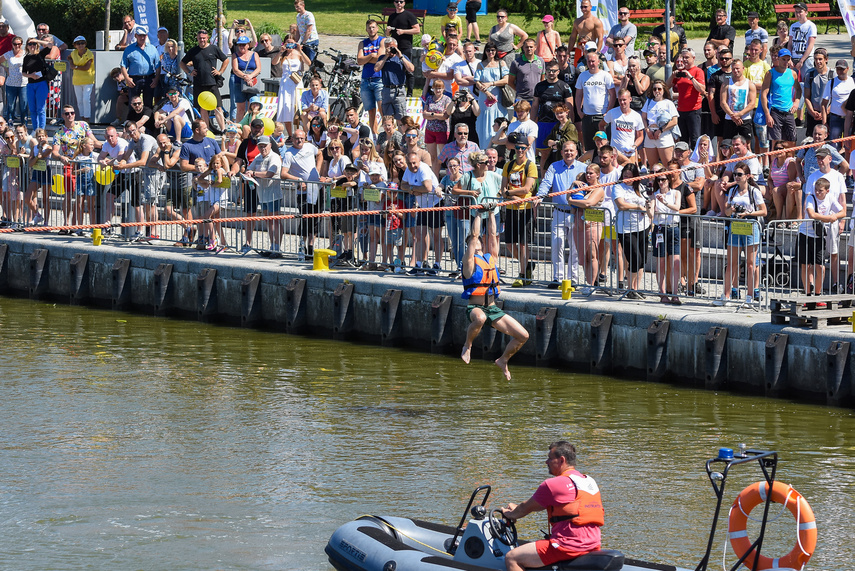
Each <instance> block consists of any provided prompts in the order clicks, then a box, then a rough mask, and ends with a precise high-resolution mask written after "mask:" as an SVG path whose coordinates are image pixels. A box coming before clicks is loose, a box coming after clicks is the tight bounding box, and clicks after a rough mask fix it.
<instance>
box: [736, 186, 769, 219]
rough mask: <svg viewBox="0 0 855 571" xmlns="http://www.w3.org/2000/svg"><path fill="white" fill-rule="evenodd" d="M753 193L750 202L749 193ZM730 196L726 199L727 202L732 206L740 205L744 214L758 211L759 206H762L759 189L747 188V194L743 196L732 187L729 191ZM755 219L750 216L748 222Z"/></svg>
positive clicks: (761, 196) (761, 195)
mask: <svg viewBox="0 0 855 571" xmlns="http://www.w3.org/2000/svg"><path fill="white" fill-rule="evenodd" d="M752 191H753V192H754V200H753V201H752V200H751V194H750V193H751V192H752ZM730 192H731V194H730V196H729V197H728V202H730V203H731V204H732V205H733V206H736V205H741V206H742V207H743V208H744V209H745V212H754V211H755V210H757V209H759V207H760V205H761V204H763V194H762V193H761V192H760V189H759V188H756V187H753V186H750V185H749V186H748V192H746V193H745V194H739V189H738V187H734V188H733V189H732V190H731V191H730ZM754 219H755V218H754V217H753V216H752V217H751V218H749V220H754Z"/></svg>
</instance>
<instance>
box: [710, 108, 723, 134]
mask: <svg viewBox="0 0 855 571" xmlns="http://www.w3.org/2000/svg"><path fill="white" fill-rule="evenodd" d="M713 113H715V111H713ZM716 115H718V125H716V124H715V123H713V135H715V136H716V137H722V136H723V135H724V111H722V112H721V113H716ZM710 123H712V119H710Z"/></svg>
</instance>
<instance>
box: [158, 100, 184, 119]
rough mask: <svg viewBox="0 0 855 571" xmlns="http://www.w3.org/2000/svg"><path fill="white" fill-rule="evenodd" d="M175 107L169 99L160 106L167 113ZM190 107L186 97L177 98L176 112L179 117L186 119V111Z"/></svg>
mask: <svg viewBox="0 0 855 571" xmlns="http://www.w3.org/2000/svg"><path fill="white" fill-rule="evenodd" d="M175 109H176V108H175V107H174V106H173V105H172V103H170V102H169V101H167V102H166V104H165V105H164V106H163V107H161V111H163V112H164V113H166V114H167V115H169V114H170V113H172V112H173V111H175ZM190 109H191V107H190V102H189V101H187V100H186V99H179V100H178V113H177V115H178V117H181V118H182V119H184V120H186V119H187V112H188V111H190Z"/></svg>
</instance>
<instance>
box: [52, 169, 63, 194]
mask: <svg viewBox="0 0 855 571" xmlns="http://www.w3.org/2000/svg"><path fill="white" fill-rule="evenodd" d="M52 190H53V193H54V194H58V195H60V196H62V195H63V194H65V177H64V176H62V175H61V174H55V175H53V189H52Z"/></svg>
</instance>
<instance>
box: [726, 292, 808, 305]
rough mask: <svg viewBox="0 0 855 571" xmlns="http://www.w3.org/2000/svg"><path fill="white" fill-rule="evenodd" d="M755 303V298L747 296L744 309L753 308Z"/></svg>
mask: <svg viewBox="0 0 855 571" xmlns="http://www.w3.org/2000/svg"><path fill="white" fill-rule="evenodd" d="M753 303H754V297H753V296H750V295H746V296H745V301H744V302H743V303H742V307H751V304H753ZM817 305H818V304H817Z"/></svg>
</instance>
